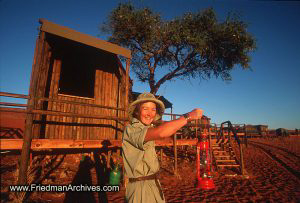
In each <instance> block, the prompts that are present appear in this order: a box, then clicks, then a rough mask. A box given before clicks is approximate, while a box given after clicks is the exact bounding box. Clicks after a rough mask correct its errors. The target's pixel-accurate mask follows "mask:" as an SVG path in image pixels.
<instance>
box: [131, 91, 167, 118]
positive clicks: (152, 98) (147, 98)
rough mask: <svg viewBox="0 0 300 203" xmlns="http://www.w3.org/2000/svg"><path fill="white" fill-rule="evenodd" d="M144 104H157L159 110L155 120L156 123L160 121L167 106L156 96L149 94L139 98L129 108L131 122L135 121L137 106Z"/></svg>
mask: <svg viewBox="0 0 300 203" xmlns="http://www.w3.org/2000/svg"><path fill="white" fill-rule="evenodd" d="M144 102H154V103H155V104H156V108H157V110H156V116H155V118H154V121H157V120H159V119H160V118H161V117H162V115H163V114H164V112H165V105H164V103H163V102H162V101H160V100H159V99H157V98H155V96H154V95H153V94H151V93H149V92H146V93H143V94H140V95H139V96H138V98H137V99H136V100H135V101H134V102H132V103H131V104H130V105H129V108H128V114H129V119H130V120H132V119H133V113H134V110H135V108H136V105H137V104H139V103H144Z"/></svg>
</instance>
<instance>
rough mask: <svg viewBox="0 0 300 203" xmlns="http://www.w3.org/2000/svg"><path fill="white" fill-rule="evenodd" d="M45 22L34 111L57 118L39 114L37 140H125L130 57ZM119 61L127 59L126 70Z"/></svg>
mask: <svg viewBox="0 0 300 203" xmlns="http://www.w3.org/2000/svg"><path fill="white" fill-rule="evenodd" d="M40 23H41V26H40V32H39V36H38V39H37V42H36V49H35V56H34V62H33V70H32V76H31V82H30V94H31V95H30V96H31V97H33V98H35V100H34V103H33V109H34V110H41V111H47V112H48V111H51V112H56V114H49V113H48V114H46V115H41V114H39V115H37V114H35V115H34V118H33V138H46V139H72V140H84V139H89V140H97V139H120V138H121V134H122V130H123V127H124V119H123V120H122V119H121V120H120V119H117V118H120V117H123V118H125V117H126V111H125V110H126V107H127V105H128V98H129V95H128V94H129V92H130V89H131V85H132V84H131V80H130V78H129V63H130V61H129V60H130V57H131V52H130V51H129V50H127V49H125V48H122V47H120V46H117V45H115V44H112V43H109V42H106V41H103V40H100V39H98V38H95V37H92V36H89V35H86V34H82V33H80V32H77V31H75V30H72V29H69V28H67V27H64V26H60V25H57V24H55V23H52V22H49V21H47V20H44V19H41V20H40ZM118 56H122V57H125V59H126V60H127V62H126V70H125V69H124V68H123V66H122V63H121V61H120V59H119V57H118ZM43 98H44V99H43ZM45 98H46V99H45ZM59 113H61V114H59ZM72 115H77V116H73V117H72ZM78 115H82V116H79V117H78ZM89 115H91V116H99V115H101V116H103V118H104V119H93V118H91V117H90V116H89ZM106 117H107V118H116V119H107V118H106Z"/></svg>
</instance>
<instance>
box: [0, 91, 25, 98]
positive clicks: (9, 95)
mask: <svg viewBox="0 0 300 203" xmlns="http://www.w3.org/2000/svg"><path fill="white" fill-rule="evenodd" d="M0 96H3V97H14V98H22V99H29V96H28V95H25V94H13V93H9V92H0Z"/></svg>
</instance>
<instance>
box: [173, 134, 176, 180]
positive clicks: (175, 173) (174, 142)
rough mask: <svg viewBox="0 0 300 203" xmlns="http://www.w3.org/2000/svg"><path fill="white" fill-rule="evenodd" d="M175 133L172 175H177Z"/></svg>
mask: <svg viewBox="0 0 300 203" xmlns="http://www.w3.org/2000/svg"><path fill="white" fill-rule="evenodd" d="M176 137H177V136H176V133H175V134H174V145H173V146H174V174H175V175H177V142H176V140H177V138H176Z"/></svg>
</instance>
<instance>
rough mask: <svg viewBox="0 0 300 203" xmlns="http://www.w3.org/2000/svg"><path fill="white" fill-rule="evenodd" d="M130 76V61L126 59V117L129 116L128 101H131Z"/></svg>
mask: <svg viewBox="0 0 300 203" xmlns="http://www.w3.org/2000/svg"><path fill="white" fill-rule="evenodd" d="M129 74H130V59H129V58H128V59H126V80H125V97H126V98H125V109H126V113H125V115H126V116H127V113H128V105H129V104H128V100H129V98H128V97H129V78H130V77H129Z"/></svg>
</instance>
